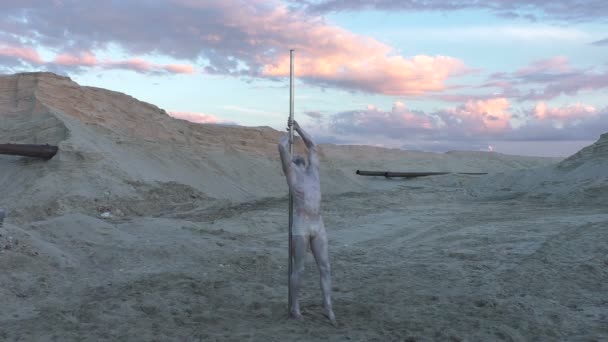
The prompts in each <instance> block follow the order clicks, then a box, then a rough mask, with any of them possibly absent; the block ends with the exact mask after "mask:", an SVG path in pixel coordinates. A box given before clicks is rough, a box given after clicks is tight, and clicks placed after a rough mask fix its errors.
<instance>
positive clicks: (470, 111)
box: [447, 97, 513, 133]
mask: <svg viewBox="0 0 608 342" xmlns="http://www.w3.org/2000/svg"><path fill="white" fill-rule="evenodd" d="M508 109H509V101H508V100H507V99H506V98H504V97H501V98H495V99H489V100H469V101H467V103H465V104H464V105H462V106H460V107H457V108H453V109H450V110H448V111H447V113H449V114H451V115H452V116H453V117H454V118H456V121H457V122H458V123H460V124H462V125H464V126H467V127H468V129H469V130H471V131H473V132H485V133H487V132H503V131H507V130H510V129H511V123H510V121H511V119H512V118H513V116H512V115H511V114H510V113H509V112H508Z"/></svg>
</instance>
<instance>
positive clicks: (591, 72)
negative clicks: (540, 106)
mask: <svg viewBox="0 0 608 342" xmlns="http://www.w3.org/2000/svg"><path fill="white" fill-rule="evenodd" d="M482 87H492V88H494V87H497V88H502V89H503V91H504V92H505V97H509V98H516V99H517V100H519V101H528V100H534V101H538V100H550V99H553V98H555V97H558V96H560V95H570V96H573V95H576V94H578V93H579V92H582V91H592V90H600V89H604V88H608V70H604V71H598V70H595V69H580V68H575V67H573V66H572V65H570V61H569V60H568V58H566V57H564V56H557V57H553V58H548V59H543V60H538V61H535V62H532V63H530V64H529V65H527V66H525V67H523V68H520V69H518V70H516V71H515V72H512V73H496V74H493V75H491V76H490V78H489V79H488V81H487V82H486V83H485V84H484V85H482Z"/></svg>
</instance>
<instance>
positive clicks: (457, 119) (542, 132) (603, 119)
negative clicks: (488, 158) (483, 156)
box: [315, 98, 608, 151]
mask: <svg viewBox="0 0 608 342" xmlns="http://www.w3.org/2000/svg"><path fill="white" fill-rule="evenodd" d="M324 120H325V121H326V124H325V125H322V124H321V125H319V126H318V127H321V128H322V129H318V132H315V133H316V135H317V136H321V137H325V138H326V137H329V136H332V137H334V140H335V141H339V142H342V143H344V142H347V143H349V144H367V145H375V144H378V143H380V144H382V145H383V146H387V147H400V148H407V149H422V150H429V151H447V150H455V149H467V150H490V149H491V148H490V147H489V146H493V145H494V144H495V143H497V142H523V141H527V142H534V141H582V140H586V141H588V140H591V139H592V138H593V137H597V136H599V135H600V134H602V133H605V132H606V131H608V107H606V108H604V109H603V110H599V109H597V108H595V107H593V106H590V105H586V104H582V103H575V104H570V105H564V106H560V107H555V106H550V105H548V104H547V103H545V102H539V103H537V104H536V105H535V106H533V107H530V108H529V109H527V110H524V111H523V112H521V113H518V115H515V114H513V113H512V112H511V110H510V103H509V101H508V100H507V99H506V98H493V99H487V100H474V99H471V100H469V101H467V102H465V103H463V104H461V105H460V106H457V107H452V108H446V109H441V110H437V111H434V112H428V113H425V112H422V111H414V110H410V109H408V108H407V107H406V106H405V105H404V104H403V103H401V102H395V103H394V104H393V107H392V108H391V110H390V111H383V110H381V109H378V108H376V107H374V106H368V108H366V109H363V110H353V111H344V112H339V113H336V114H333V115H330V116H327V117H326V119H324ZM503 145H504V144H503ZM503 145H501V146H503Z"/></svg>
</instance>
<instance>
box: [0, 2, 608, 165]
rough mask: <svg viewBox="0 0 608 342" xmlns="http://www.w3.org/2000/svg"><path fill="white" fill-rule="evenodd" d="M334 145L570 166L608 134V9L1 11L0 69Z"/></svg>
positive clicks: (533, 5) (193, 117)
mask: <svg viewBox="0 0 608 342" xmlns="http://www.w3.org/2000/svg"><path fill="white" fill-rule="evenodd" d="M290 49H294V50H295V75H296V82H295V118H296V120H298V122H299V123H300V124H301V125H302V126H303V127H304V128H305V129H307V130H308V131H310V132H311V134H312V135H313V137H314V138H315V139H316V140H317V141H318V142H320V143H335V144H364V145H374V146H382V147H388V148H401V149H407V150H423V151H435V152H445V151H451V150H473V151H496V152H500V153H506V154H518V155H531V156H551V157H564V156H568V155H571V154H573V153H574V152H576V151H577V150H579V149H580V148H582V147H583V146H586V145H589V144H591V143H592V142H594V141H595V140H597V138H598V137H599V136H600V134H602V133H605V132H608V96H607V95H608V1H605V0H588V1H581V0H566V1H544V0H532V1H523V0H487V1H477V0H452V1H443V0H401V1H397V0H369V1H365V0H283V1H280V0H268V1H262V0H221V1H220V0H218V1H207V0H120V1H119V0H108V1H103V2H101V1H89V0H3V1H2V2H1V3H0V73H3V74H11V73H16V72H27V71H52V72H55V73H58V74H62V75H67V76H69V77H71V78H72V79H73V80H74V81H76V82H78V83H79V84H81V85H86V86H95V87H102V88H106V89H111V90H115V91H118V92H122V93H126V94H129V95H131V96H134V97H136V98H138V99H140V100H142V101H146V102H150V103H152V104H155V105H157V106H159V107H161V108H163V109H165V110H167V112H169V113H170V114H171V115H172V116H175V117H177V118H182V119H185V120H189V121H193V122H198V123H212V124H236V125H243V126H270V127H273V128H275V129H278V130H284V129H285V127H286V123H287V118H288V116H289V50H290Z"/></svg>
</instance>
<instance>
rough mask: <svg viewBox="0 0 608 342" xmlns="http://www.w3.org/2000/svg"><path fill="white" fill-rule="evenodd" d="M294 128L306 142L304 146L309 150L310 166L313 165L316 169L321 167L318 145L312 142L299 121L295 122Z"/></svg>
mask: <svg viewBox="0 0 608 342" xmlns="http://www.w3.org/2000/svg"><path fill="white" fill-rule="evenodd" d="M293 128H294V129H295V130H296V131H297V132H298V134H299V135H300V137H302V140H304V145H306V148H307V149H308V164H310V165H313V166H315V167H317V168H318V167H319V156H317V145H315V143H314V142H313V141H312V138H311V137H310V135H309V134H308V133H307V132H306V131H305V130H304V129H302V127H300V125H299V124H298V122H297V121H294V122H293Z"/></svg>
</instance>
